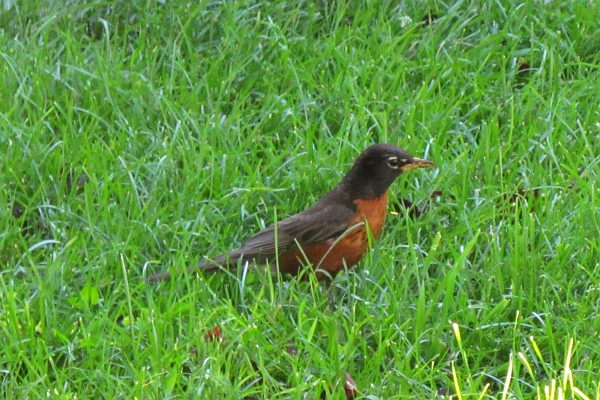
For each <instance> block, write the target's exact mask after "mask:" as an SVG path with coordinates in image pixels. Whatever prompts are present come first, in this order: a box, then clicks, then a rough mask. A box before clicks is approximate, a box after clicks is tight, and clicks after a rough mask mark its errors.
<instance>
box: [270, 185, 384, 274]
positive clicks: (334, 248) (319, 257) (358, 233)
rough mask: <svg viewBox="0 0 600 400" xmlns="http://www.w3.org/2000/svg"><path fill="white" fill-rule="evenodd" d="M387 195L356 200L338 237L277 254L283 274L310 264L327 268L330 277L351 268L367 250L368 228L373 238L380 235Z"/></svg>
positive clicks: (294, 272)
mask: <svg viewBox="0 0 600 400" xmlns="http://www.w3.org/2000/svg"><path fill="white" fill-rule="evenodd" d="M387 200H388V194H387V192H386V193H384V194H383V195H382V196H380V197H378V198H376V199H372V200H355V201H354V204H355V205H356V210H357V213H356V217H355V218H354V219H353V220H352V221H350V223H349V227H352V228H350V229H349V230H347V231H346V232H345V233H344V234H343V235H342V236H341V237H340V238H337V239H336V240H329V241H327V242H324V243H317V244H313V245H311V246H307V247H306V248H304V249H302V250H295V251H291V252H287V253H285V254H282V255H281V256H280V257H279V270H280V271H281V272H282V273H287V274H293V275H297V274H298V272H299V271H300V269H301V268H302V266H303V265H307V264H311V265H312V266H313V267H314V268H315V269H321V270H324V271H327V273H328V274H329V275H331V276H332V277H333V276H335V275H336V274H337V273H338V272H340V271H341V270H343V269H344V268H345V267H346V268H352V267H353V266H354V265H356V263H358V262H359V261H360V259H361V258H362V256H363V255H364V254H365V253H366V252H367V251H368V250H369V239H368V234H367V228H366V226H368V227H369V229H370V230H371V233H372V235H373V238H375V239H377V238H379V235H380V234H381V230H382V228H383V224H384V223H385V217H386V214H387ZM317 278H318V279H320V280H321V279H326V278H328V275H327V274H326V273H319V272H317Z"/></svg>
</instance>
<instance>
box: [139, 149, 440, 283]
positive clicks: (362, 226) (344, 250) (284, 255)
mask: <svg viewBox="0 0 600 400" xmlns="http://www.w3.org/2000/svg"><path fill="white" fill-rule="evenodd" d="M435 167H436V165H435V164H434V163H433V162H431V161H428V160H425V159H421V158H417V157H414V156H412V155H410V154H409V153H408V152H407V151H406V150H404V149H403V148H401V147H397V146H395V145H391V144H374V145H371V146H369V147H368V148H367V149H365V150H364V151H363V152H362V153H361V154H360V156H359V157H358V158H357V159H356V161H355V162H354V164H353V165H352V167H351V168H350V170H349V171H348V172H347V173H346V175H345V176H344V178H343V179H342V181H341V182H340V183H339V184H338V185H337V186H335V187H334V188H333V189H332V190H331V191H330V192H329V193H327V194H325V195H324V196H323V197H322V198H321V199H320V200H318V201H317V202H316V203H315V204H314V205H312V206H311V207H309V208H307V209H306V210H304V211H302V212H300V213H298V214H294V215H292V216H290V217H288V218H285V219H283V220H281V221H279V222H277V223H276V224H273V225H271V226H269V227H267V228H266V229H264V230H262V231H260V232H258V233H257V234H256V235H254V236H252V237H251V238H249V239H248V240H247V241H245V242H244V243H243V244H242V245H241V246H240V247H238V248H237V249H235V250H232V251H230V252H227V253H224V254H221V255H219V256H217V257H215V258H214V259H212V260H210V259H209V260H207V261H204V262H202V263H200V264H198V265H194V266H191V267H189V272H190V273H193V272H196V271H202V272H203V273H214V272H218V271H227V270H230V271H231V270H234V269H236V268H237V267H238V265H244V264H246V263H253V264H255V265H265V264H268V265H269V267H270V268H271V269H273V270H274V271H276V272H278V273H281V274H284V275H286V274H290V275H292V276H296V275H298V274H299V273H300V272H301V271H302V270H303V269H304V267H305V266H308V265H310V266H312V268H313V269H314V270H315V274H316V278H317V279H318V280H326V279H328V280H331V279H332V278H333V277H335V276H336V275H337V274H338V273H339V272H341V271H343V270H346V269H350V268H352V267H354V266H355V265H356V264H357V263H358V262H359V261H360V259H361V258H362V257H363V256H364V255H365V254H366V253H367V252H368V251H369V248H370V238H369V235H371V237H372V238H373V239H375V240H376V239H378V238H379V236H380V234H381V231H382V228H383V225H384V223H385V220H386V215H387V207H388V189H389V187H390V185H391V184H392V183H393V182H394V181H395V180H396V178H398V177H399V176H400V175H401V174H402V173H404V172H406V171H409V170H412V169H417V168H435ZM170 277H171V273H170V272H161V273H156V274H154V275H151V276H149V277H148V280H149V281H150V282H155V281H160V280H167V279H170Z"/></svg>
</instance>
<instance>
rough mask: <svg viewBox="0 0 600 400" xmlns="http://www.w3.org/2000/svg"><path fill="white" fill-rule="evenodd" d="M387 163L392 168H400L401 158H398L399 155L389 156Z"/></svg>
mask: <svg viewBox="0 0 600 400" xmlns="http://www.w3.org/2000/svg"><path fill="white" fill-rule="evenodd" d="M386 163H387V165H388V167H390V168H391V169H398V168H400V160H398V157H388V159H387V160H386Z"/></svg>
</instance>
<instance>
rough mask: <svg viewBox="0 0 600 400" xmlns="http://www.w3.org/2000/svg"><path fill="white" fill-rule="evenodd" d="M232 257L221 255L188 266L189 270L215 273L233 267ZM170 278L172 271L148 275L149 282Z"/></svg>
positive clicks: (191, 271) (190, 271)
mask: <svg viewBox="0 0 600 400" xmlns="http://www.w3.org/2000/svg"><path fill="white" fill-rule="evenodd" d="M230 259H231V258H230V256H229V255H220V256H218V257H216V258H215V259H214V260H213V261H204V262H202V263H200V264H197V265H192V266H191V267H188V272H189V273H190V274H192V273H195V272H201V273H209V274H213V273H215V272H220V271H223V270H227V269H230V267H231V263H230V262H229V260H230ZM169 279H171V272H169V271H166V272H158V273H156V274H152V275H150V276H149V277H148V282H158V281H168V280H169Z"/></svg>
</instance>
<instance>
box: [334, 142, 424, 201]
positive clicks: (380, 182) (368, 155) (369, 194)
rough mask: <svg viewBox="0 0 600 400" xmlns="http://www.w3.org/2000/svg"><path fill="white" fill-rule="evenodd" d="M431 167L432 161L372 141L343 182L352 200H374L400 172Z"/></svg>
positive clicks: (389, 145) (395, 147)
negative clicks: (372, 143)
mask: <svg viewBox="0 0 600 400" xmlns="http://www.w3.org/2000/svg"><path fill="white" fill-rule="evenodd" d="M433 167H435V164H434V163H432V162H431V161H427V160H423V159H420V158H416V157H413V156H411V155H410V154H409V153H408V152H407V151H406V150H404V149H402V148H400V147H397V146H394V145H391V144H375V145H373V146H370V147H369V148H367V149H366V150H365V151H363V152H362V154H361V155H360V156H359V157H358V158H357V159H356V161H355V162H354V165H353V166H352V168H351V169H350V171H349V172H348V173H347V174H346V176H345V177H344V180H343V181H342V183H343V184H344V186H346V188H348V189H349V191H350V193H351V196H352V198H353V199H359V198H360V199H365V200H367V199H374V198H376V197H379V196H381V195H382V194H384V193H385V192H386V191H387V189H388V188H389V187H390V185H391V184H392V183H393V182H394V181H395V180H396V178H397V177H399V176H400V175H401V174H402V173H403V172H405V171H408V170H411V169H415V168H433Z"/></svg>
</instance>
